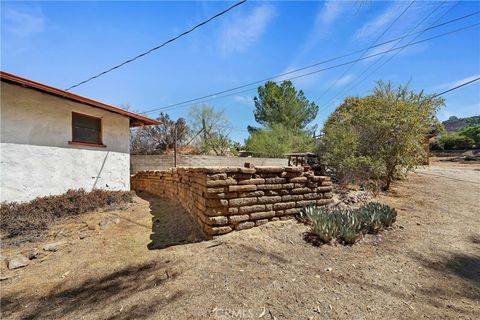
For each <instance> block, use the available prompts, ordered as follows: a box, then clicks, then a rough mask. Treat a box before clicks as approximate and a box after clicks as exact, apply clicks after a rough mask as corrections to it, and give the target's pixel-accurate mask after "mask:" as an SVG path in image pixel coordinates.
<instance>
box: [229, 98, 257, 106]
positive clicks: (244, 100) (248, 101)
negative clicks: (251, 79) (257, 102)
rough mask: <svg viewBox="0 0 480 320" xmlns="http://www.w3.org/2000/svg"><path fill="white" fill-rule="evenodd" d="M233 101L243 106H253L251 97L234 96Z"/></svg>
mask: <svg viewBox="0 0 480 320" xmlns="http://www.w3.org/2000/svg"><path fill="white" fill-rule="evenodd" d="M233 99H234V100H235V101H237V102H239V103H241V104H245V105H251V104H253V97H251V96H234V97H233Z"/></svg>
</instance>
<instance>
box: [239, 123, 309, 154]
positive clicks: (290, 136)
mask: <svg viewBox="0 0 480 320" xmlns="http://www.w3.org/2000/svg"><path fill="white" fill-rule="evenodd" d="M314 147H315V144H314V139H313V137H312V136H307V135H306V134H305V133H303V132H300V131H293V130H291V129H288V128H286V127H285V126H283V125H280V124H274V125H273V126H272V127H271V128H266V129H257V130H255V132H253V133H252V134H251V135H250V137H249V138H248V139H247V141H246V150H247V151H249V152H252V153H253V154H254V155H255V156H259V157H269V158H275V157H277V158H282V157H284V156H285V154H287V153H290V152H305V151H313V150H314Z"/></svg>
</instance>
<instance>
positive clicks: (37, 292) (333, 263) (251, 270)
mask: <svg viewBox="0 0 480 320" xmlns="http://www.w3.org/2000/svg"><path fill="white" fill-rule="evenodd" d="M479 196H480V165H470V166H451V167H448V166H445V165H444V164H442V165H441V166H436V165H434V166H431V167H429V168H427V169H422V170H420V171H419V172H418V173H415V174H411V175H409V177H408V179H407V180H406V181H402V182H399V183H397V184H395V186H394V188H393V190H392V192H391V193H390V194H389V195H388V196H387V195H380V196H379V198H378V199H377V200H379V201H382V202H386V203H388V204H390V205H392V206H394V207H395V208H397V210H398V213H399V216H398V219H397V223H396V225H395V227H394V228H393V229H392V230H389V231H386V232H384V233H383V234H381V235H379V236H369V237H367V238H366V239H364V240H363V241H361V242H360V243H358V244H356V245H354V246H353V247H343V246H337V247H333V246H328V245H327V246H322V247H313V246H311V245H310V244H308V243H306V242H305V241H304V240H303V234H304V233H305V232H306V231H307V230H308V228H307V227H306V226H304V225H302V224H298V223H296V222H295V221H293V220H291V221H280V222H274V223H269V224H267V225H264V226H261V227H258V228H253V229H250V230H245V231H241V232H234V233H230V234H228V235H225V236H222V237H220V238H218V239H215V240H211V241H202V240H203V238H202V236H201V234H200V233H199V232H198V231H197V229H196V227H195V226H194V225H192V224H191V223H190V220H189V218H188V216H186V215H185V213H184V212H183V211H182V210H181V209H179V208H176V207H173V206H171V205H169V204H168V203H166V202H164V201H162V200H160V199H157V198H155V197H151V196H148V195H141V197H142V199H141V198H137V199H136V203H134V204H132V205H131V206H130V208H129V209H128V210H125V211H118V212H117V211H115V212H98V213H95V214H90V215H88V216H84V217H82V219H81V221H80V220H77V221H73V222H72V223H70V224H64V225H60V226H57V227H56V228H55V230H54V231H52V238H51V239H50V240H49V241H50V242H51V241H64V242H65V243H64V245H63V246H62V247H61V248H60V250H59V251H57V252H53V253H48V254H47V255H46V256H45V257H43V258H41V259H35V260H31V264H30V265H29V266H28V267H26V268H23V269H17V270H14V271H10V270H6V268H5V266H2V267H1V268H2V269H1V272H2V276H3V277H8V279H7V280H4V281H2V282H1V290H2V292H1V293H2V297H1V302H2V305H1V306H2V310H1V312H2V318H4V319H7V318H8V319H11V318H13V319H17V318H24V319H33V318H54V319H249V318H260V319H352V318H353V319H421V318H427V319H478V317H479V315H480V210H479V207H478V199H479ZM113 215H115V216H118V217H120V223H118V224H115V225H113V226H111V227H110V228H107V229H104V230H102V229H99V228H98V222H99V221H101V220H102V219H103V218H104V217H105V216H113ZM152 225H153V227H152ZM85 226H90V229H88V230H89V233H88V236H87V237H86V238H84V239H79V237H78V235H79V230H80V229H82V228H83V229H85ZM95 226H96V227H95ZM93 227H95V230H91V229H93ZM59 231H62V232H59ZM53 234H58V235H57V239H55V240H53ZM152 239H153V241H152ZM34 246H36V247H38V248H40V249H41V248H42V244H39V243H37V244H35V245H28V246H27V245H26V246H23V247H21V248H3V249H2V255H4V256H10V255H12V254H14V253H18V252H27V251H28V250H31V248H33V247H34ZM330 268H331V269H330Z"/></svg>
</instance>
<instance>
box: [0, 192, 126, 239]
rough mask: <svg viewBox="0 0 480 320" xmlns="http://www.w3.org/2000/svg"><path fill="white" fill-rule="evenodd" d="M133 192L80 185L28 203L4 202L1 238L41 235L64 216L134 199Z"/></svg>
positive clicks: (0, 226) (0, 212)
mask: <svg viewBox="0 0 480 320" xmlns="http://www.w3.org/2000/svg"><path fill="white" fill-rule="evenodd" d="M133 195H134V193H133V192H126V191H106V190H100V189H96V190H93V191H91V192H86V191H85V190H83V189H79V190H68V191H67V192H66V193H64V194H61V195H56V196H48V197H39V198H36V199H34V200H32V201H30V202H25V203H18V202H3V203H2V204H1V205H0V219H1V222H2V223H1V224H0V231H1V232H2V239H12V238H18V239H17V240H16V241H14V242H22V241H30V240H34V239H36V238H41V237H42V236H44V235H45V233H46V231H47V230H48V228H49V227H50V226H51V225H53V224H54V223H55V222H58V221H61V220H62V219H63V218H66V217H70V216H76V215H79V214H82V213H86V212H90V211H94V210H96V209H99V208H106V207H112V206H116V205H119V204H122V203H125V202H132V198H133ZM20 238H21V239H20Z"/></svg>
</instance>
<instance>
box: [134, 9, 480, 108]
mask: <svg viewBox="0 0 480 320" xmlns="http://www.w3.org/2000/svg"><path fill="white" fill-rule="evenodd" d="M479 13H480V11H475V12H472V13H470V14H467V15H464V16H461V17H458V18H455V19H452V20H449V21H446V22H444V23H440V24H437V25H434V26H431V27H428V28H425V29H423V30H420V31H418V32H414V33H410V34H405V35H403V36H400V37H397V38H394V39H391V40H388V41H384V42H382V43H378V44H376V45H373V46H370V47H367V48H363V49H359V50H355V51H352V52H350V53H346V54H343V55H340V56H337V57H333V58H329V59H326V60H323V61H319V62H316V63H313V64H311V65H308V66H305V67H301V68H298V69H295V70H291V71H289V72H285V73H281V74H277V75H274V76H270V77H267V78H264V79H261V80H257V81H253V82H250V83H246V84H243V85H240V86H237V87H233V88H230V89H225V90H222V91H218V92H215V93H211V94H208V95H204V96H201V97H197V98H192V99H189V100H185V101H182V102H177V103H173V104H169V105H166V106H163V107H159V108H154V109H150V110H147V111H144V112H141V113H140V114H146V113H151V112H154V111H159V110H163V109H169V108H171V107H176V106H180V105H183V104H186V103H190V102H195V101H198V100H202V99H206V98H210V97H216V96H218V95H221V94H223V93H227V92H231V91H235V90H238V89H243V88H246V87H249V86H252V85H256V84H259V83H263V82H265V81H268V80H272V79H276V78H279V77H283V76H287V75H290V74H293V73H297V72H299V71H303V70H307V69H311V68H313V67H316V66H319V65H322V64H326V63H328V62H333V61H336V60H340V59H342V58H346V57H348V56H351V55H354V54H356V53H359V52H363V51H365V50H368V49H373V48H377V47H380V46H383V45H385V44H388V43H391V42H395V41H398V40H401V39H405V38H406V37H409V36H412V35H415V34H420V33H424V32H426V31H429V30H433V29H436V28H439V27H443V26H445V25H448V24H451V23H454V22H457V21H460V20H463V19H467V18H469V17H471V16H474V15H478V14H479ZM250 90H252V89H248V90H245V91H240V92H236V93H235V94H238V93H242V92H247V91H250ZM212 100H213V99H212ZM206 101H210V100H206Z"/></svg>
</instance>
